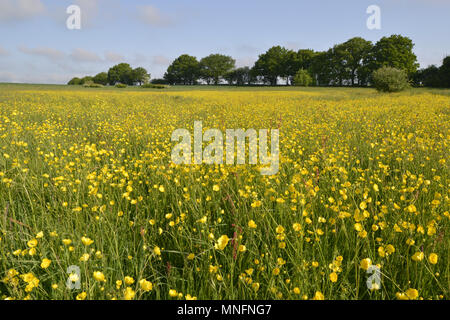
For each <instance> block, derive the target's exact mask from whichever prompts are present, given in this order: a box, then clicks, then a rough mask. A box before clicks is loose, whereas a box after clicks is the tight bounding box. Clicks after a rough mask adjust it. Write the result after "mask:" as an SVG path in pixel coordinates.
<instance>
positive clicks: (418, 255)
mask: <svg viewBox="0 0 450 320" xmlns="http://www.w3.org/2000/svg"><path fill="white" fill-rule="evenodd" d="M423 257H424V254H423V252H416V253H414V254H413V256H412V257H411V259H413V261H416V262H419V261H422V260H423Z"/></svg>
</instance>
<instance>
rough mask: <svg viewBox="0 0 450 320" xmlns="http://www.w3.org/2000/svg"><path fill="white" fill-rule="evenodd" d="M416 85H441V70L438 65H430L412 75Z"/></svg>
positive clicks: (435, 86)
mask: <svg viewBox="0 0 450 320" xmlns="http://www.w3.org/2000/svg"><path fill="white" fill-rule="evenodd" d="M413 82H414V85H416V86H424V87H432V88H438V87H442V86H443V81H442V78H441V72H440V69H439V68H438V67H436V66H435V65H431V66H429V67H428V68H425V69H420V70H418V71H417V72H416V73H415V74H414V76H413Z"/></svg>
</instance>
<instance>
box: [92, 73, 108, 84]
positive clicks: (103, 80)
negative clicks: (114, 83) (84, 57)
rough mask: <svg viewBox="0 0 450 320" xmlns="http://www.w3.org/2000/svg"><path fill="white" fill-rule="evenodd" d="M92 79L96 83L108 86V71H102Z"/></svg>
mask: <svg viewBox="0 0 450 320" xmlns="http://www.w3.org/2000/svg"><path fill="white" fill-rule="evenodd" d="M92 80H93V81H94V83H98V84H101V85H104V86H106V85H107V84H108V74H107V73H106V72H100V73H99V74H97V75H96V76H95V77H94V78H93V79H92Z"/></svg>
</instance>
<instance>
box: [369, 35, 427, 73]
mask: <svg viewBox="0 0 450 320" xmlns="http://www.w3.org/2000/svg"><path fill="white" fill-rule="evenodd" d="M413 48H414V43H413V42H412V40H411V39H410V38H408V37H403V36H401V35H392V36H390V37H383V38H381V39H380V40H379V41H378V42H377V43H376V44H375V46H374V47H373V49H372V52H371V54H370V56H369V57H368V59H367V60H368V61H367V63H368V65H369V67H370V69H371V70H372V71H374V70H377V69H379V68H381V67H392V68H396V69H400V70H405V71H406V73H407V74H408V76H412V75H413V74H414V73H415V72H416V71H417V68H418V67H419V64H418V63H417V57H416V55H415V54H414V52H413Z"/></svg>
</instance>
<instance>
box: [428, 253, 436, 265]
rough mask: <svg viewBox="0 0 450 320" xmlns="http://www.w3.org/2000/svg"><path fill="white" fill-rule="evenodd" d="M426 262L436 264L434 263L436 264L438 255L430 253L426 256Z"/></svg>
mask: <svg viewBox="0 0 450 320" xmlns="http://www.w3.org/2000/svg"><path fill="white" fill-rule="evenodd" d="M428 261H429V262H430V263H431V264H436V263H437V262H438V255H437V254H436V253H431V254H430V255H429V256H428Z"/></svg>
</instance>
